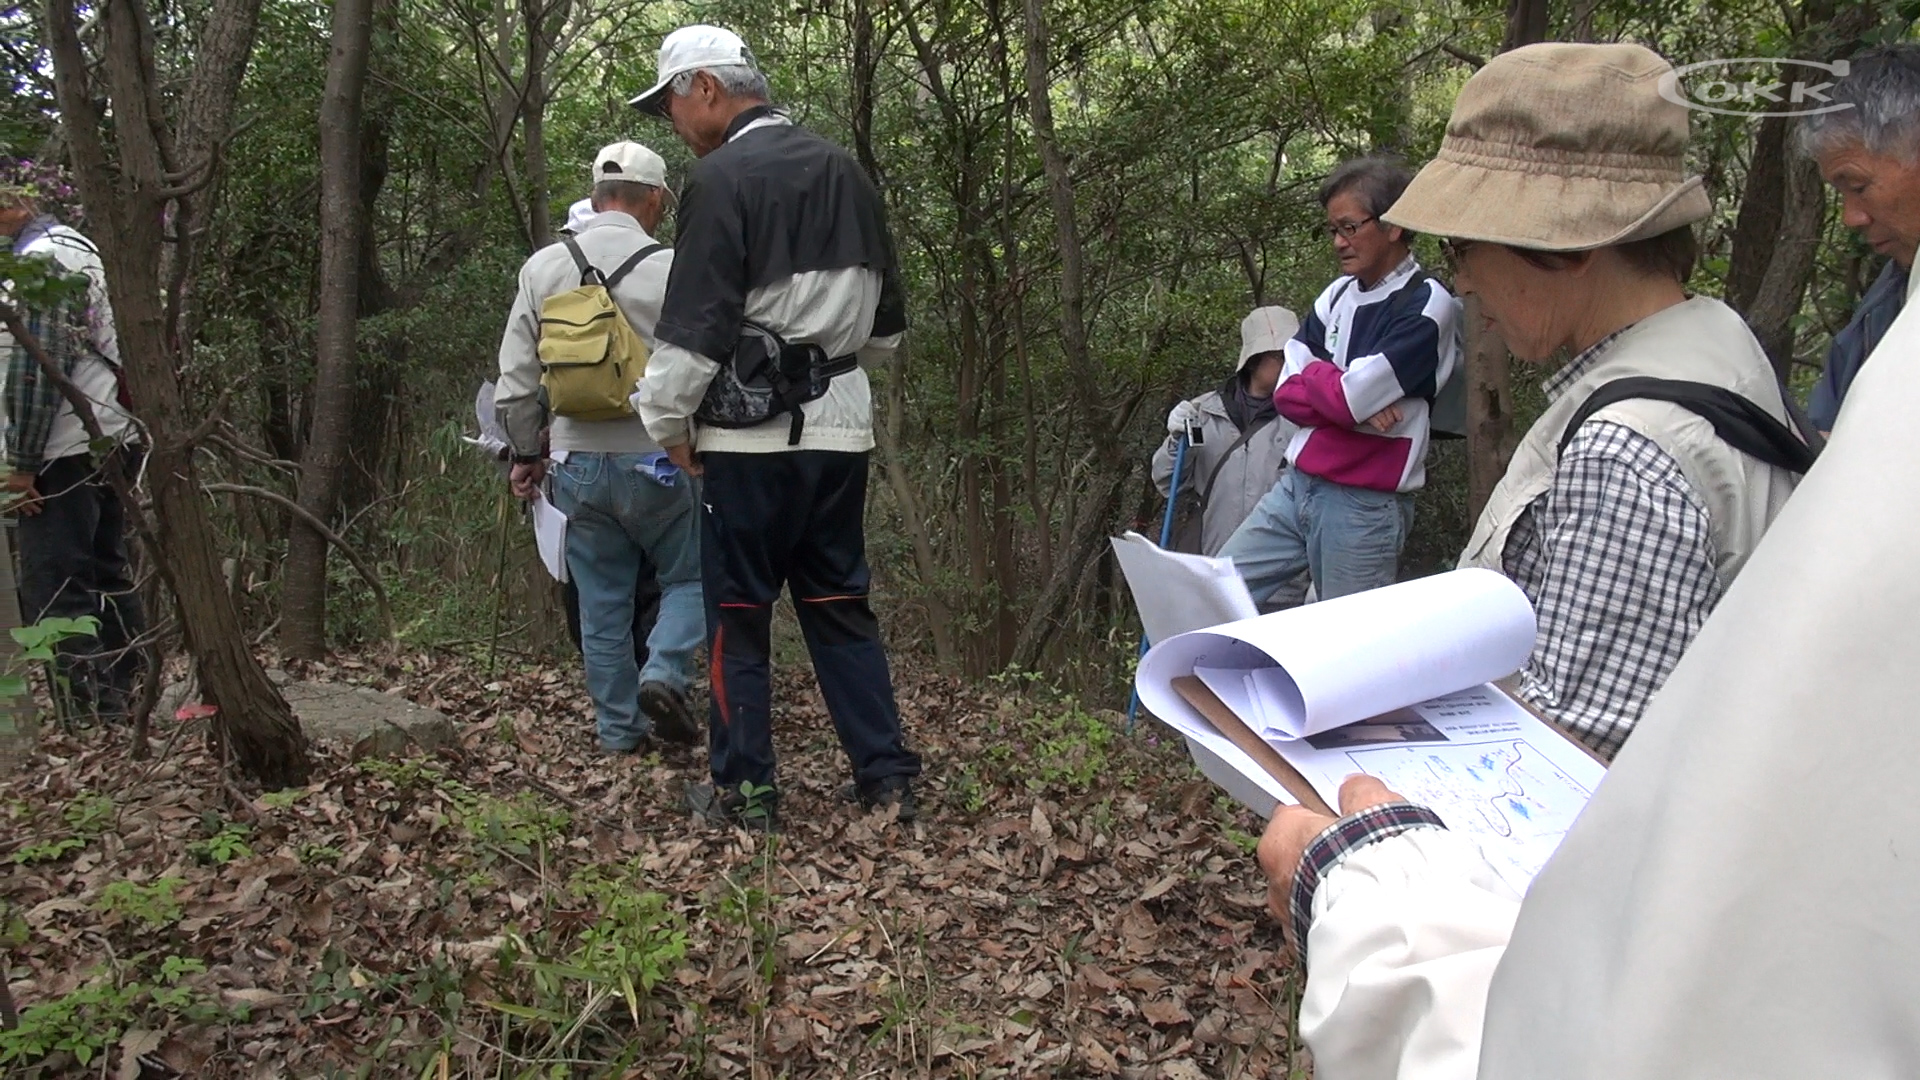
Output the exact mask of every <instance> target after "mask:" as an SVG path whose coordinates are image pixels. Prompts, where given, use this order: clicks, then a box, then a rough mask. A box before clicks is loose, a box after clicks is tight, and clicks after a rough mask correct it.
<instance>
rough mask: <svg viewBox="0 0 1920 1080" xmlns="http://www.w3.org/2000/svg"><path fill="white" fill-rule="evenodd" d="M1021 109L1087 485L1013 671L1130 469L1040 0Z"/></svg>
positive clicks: (1075, 572)
mask: <svg viewBox="0 0 1920 1080" xmlns="http://www.w3.org/2000/svg"><path fill="white" fill-rule="evenodd" d="M1025 7H1026V84H1027V111H1028V114H1029V116H1030V118H1031V120H1032V122H1033V141H1034V143H1035V145H1036V147H1037V148H1038V149H1039V152H1040V163H1041V166H1042V167H1043V169H1044V171H1045V173H1046V178H1047V194H1048V196H1049V198H1050V200H1051V201H1052V203H1053V218H1054V236H1055V240H1056V242H1057V243H1058V244H1059V247H1060V292H1059V298H1060V345H1061V349H1062V351H1063V352H1064V353H1065V354H1066V361H1067V376H1068V380H1069V383H1070V385H1071V386H1072V387H1073V388H1074V397H1073V401H1072V403H1071V407H1072V415H1073V417H1074V420H1075V423H1076V424H1077V425H1078V426H1079V429H1080V430H1082V431H1085V432H1087V434H1088V435H1089V436H1090V437H1091V439H1092V441H1093V446H1092V469H1091V470H1090V471H1091V474H1092V475H1093V476H1094V477H1095V479H1094V480H1093V481H1092V483H1091V484H1090V485H1089V487H1090V488H1091V489H1092V490H1090V491H1089V492H1088V496H1087V499H1086V502H1085V503H1084V505H1083V506H1082V507H1081V510H1080V516H1079V518H1078V519H1077V520H1075V521H1073V523H1072V526H1071V529H1072V531H1071V533H1070V534H1069V536H1068V539H1067V542H1066V543H1064V544H1062V545H1061V546H1060V548H1059V549H1058V550H1057V551H1056V552H1055V562H1054V572H1053V575H1052V576H1051V577H1050V578H1049V579H1048V580H1047V582H1046V584H1045V585H1044V586H1043V587H1042V589H1041V592H1040V596H1039V598H1038V600H1037V602H1035V603H1034V604H1032V605H1030V606H1029V608H1028V615H1027V618H1026V620H1025V622H1024V624H1023V625H1022V626H1021V628H1020V634H1019V636H1018V638H1017V639H1016V640H1015V642H1014V646H1013V656H1012V659H1011V661H1010V664H1011V666H1012V667H1013V668H1015V669H1016V670H1027V669H1030V668H1031V667H1033V666H1034V665H1035V664H1036V663H1037V662H1038V661H1039V658H1040V654H1041V652H1042V650H1044V649H1045V647H1046V643H1047V641H1048V639H1049V638H1050V637H1051V636H1052V634H1053V630H1054V628H1055V624H1056V620H1057V619H1058V617H1059V615H1060V613H1061V611H1062V610H1063V609H1064V608H1065V606H1066V604H1067V603H1068V602H1069V601H1070V600H1071V599H1072V598H1073V592H1074V586H1075V585H1076V584H1077V582H1078V580H1079V576H1080V574H1079V572H1080V570H1081V569H1083V567H1084V564H1085V561H1086V560H1087V559H1092V558H1104V557H1105V555H1104V553H1102V552H1101V551H1100V550H1099V548H1100V545H1101V543H1102V542H1103V541H1104V540H1105V538H1106V533H1107V531H1108V530H1109V529H1111V528H1112V526H1113V521H1114V517H1115V516H1116V515H1117V514H1118V513H1119V510H1120V503H1121V493H1122V492H1123V491H1124V490H1125V488H1126V485H1127V483H1128V482H1129V481H1130V480H1131V479H1132V478H1133V470H1132V469H1131V468H1129V466H1128V464H1127V462H1126V461H1125V460H1124V458H1123V456H1122V454H1121V453H1120V445H1119V435H1118V432H1117V431H1116V429H1115V423H1114V418H1113V417H1112V416H1111V415H1109V414H1108V412H1107V411H1106V410H1105V409H1103V408H1101V407H1100V402H1101V397H1100V395H1101V394H1102V393H1104V392H1105V390H1106V389H1107V384H1106V380H1105V379H1103V378H1101V377H1100V373H1099V372H1097V371H1096V370H1095V369H1094V365H1093V356H1092V353H1091V352H1090V350H1089V348H1088V345H1087V320H1086V271H1085V258H1084V252H1083V249H1082V247H1081V244H1080V229H1079V223H1078V216H1077V213H1076V210H1075V207H1074V192H1073V177H1072V175H1071V174H1070V172H1069V170H1068V167H1067V157H1066V154H1065V153H1064V152H1063V151H1062V150H1061V149H1060V142H1059V138H1058V136H1057V135H1056V133H1055V131H1054V126H1053V102H1052V100H1051V98H1050V97H1049V96H1048V95H1049V93H1050V92H1051V88H1052V85H1053V74H1052V60H1051V59H1050V53H1049V47H1048V29H1047V21H1046V12H1045V8H1044V0H1025Z"/></svg>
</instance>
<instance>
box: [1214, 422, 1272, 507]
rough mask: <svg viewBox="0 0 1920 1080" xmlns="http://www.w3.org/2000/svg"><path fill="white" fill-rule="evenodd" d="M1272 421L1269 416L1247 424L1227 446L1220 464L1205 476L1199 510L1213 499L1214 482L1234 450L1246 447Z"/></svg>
mask: <svg viewBox="0 0 1920 1080" xmlns="http://www.w3.org/2000/svg"><path fill="white" fill-rule="evenodd" d="M1273 420H1274V418H1273V417H1271V416H1263V417H1261V418H1260V419H1258V420H1255V421H1254V422H1253V423H1251V424H1248V425H1247V426H1246V429H1245V430H1244V431H1242V432H1240V437H1239V438H1237V439H1235V440H1233V441H1232V442H1230V443H1228V444H1227V452H1226V453H1224V454H1221V455H1220V463H1219V464H1218V465H1215V466H1214V467H1213V472H1211V473H1209V474H1207V483H1206V487H1205V488H1204V489H1203V490H1202V491H1201V492H1200V506H1201V509H1203V510H1204V509H1205V508H1206V505H1207V501H1208V500H1209V499H1212V498H1213V485H1214V483H1215V482H1216V481H1218V480H1219V479H1220V474H1221V472H1223V471H1224V470H1225V469H1226V467H1227V459H1228V458H1230V457H1232V456H1233V452H1234V451H1235V450H1238V449H1240V448H1241V447H1243V446H1245V445H1247V440H1249V439H1251V438H1253V437H1254V436H1255V435H1258V434H1259V433H1260V429H1261V428H1264V427H1266V426H1267V425H1268V424H1271V423H1273Z"/></svg>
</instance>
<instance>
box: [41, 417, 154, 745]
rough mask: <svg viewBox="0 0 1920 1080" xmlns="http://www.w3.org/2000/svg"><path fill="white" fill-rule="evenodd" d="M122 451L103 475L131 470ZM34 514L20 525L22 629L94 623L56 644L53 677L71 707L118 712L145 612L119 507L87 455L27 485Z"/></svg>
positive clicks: (129, 685)
mask: <svg viewBox="0 0 1920 1080" xmlns="http://www.w3.org/2000/svg"><path fill="white" fill-rule="evenodd" d="M137 460H138V459H137V458H136V457H132V456H131V455H129V454H128V453H127V452H124V451H116V452H114V453H113V454H111V455H109V456H108V457H107V459H106V462H105V463H104V464H103V465H102V466H101V467H100V468H102V469H120V470H125V471H127V472H129V473H130V472H131V471H132V468H133V465H134V463H135V462H137ZM34 487H35V489H36V490H38V491H39V493H40V497H41V501H40V512H39V513H38V514H34V515H31V516H23V517H21V518H20V519H19V525H18V528H17V530H16V533H15V535H16V536H17V537H18V538H19V541H20V615H21V618H22V619H23V620H25V621H26V622H27V623H28V624H32V623H36V622H39V621H40V620H41V619H44V618H48V617H50V616H52V617H59V618H70V619H77V618H80V617H81V616H84V615H92V616H93V617H95V618H97V619H99V620H100V633H99V637H98V638H97V639H96V638H84V637H83V638H74V639H71V640H68V641H65V642H62V643H61V644H60V645H59V646H57V650H58V651H57V656H58V660H57V662H56V664H55V669H56V671H57V672H58V673H59V674H60V675H61V676H62V677H64V678H65V679H66V681H67V686H68V689H69V691H70V694H71V696H70V698H69V700H70V701H71V703H72V705H73V707H74V708H75V710H77V711H78V712H80V713H83V714H84V713H92V712H94V711H96V710H97V711H98V712H99V713H100V714H101V715H103V716H107V717H109V718H114V717H118V716H119V715H121V714H124V713H125V711H126V708H127V699H128V696H129V694H130V693H131V691H132V689H133V685H134V682H135V681H136V679H137V678H138V677H139V674H140V665H141V653H140V650H137V649H134V648H132V647H131V644H132V642H134V641H135V640H137V639H138V638H139V637H140V635H141V634H143V633H145V632H146V629H147V620H146V614H145V612H144V611H142V609H141V606H140V596H139V594H138V593H136V592H135V591H134V587H133V577H132V574H131V572H130V571H129V569H128V566H127V540H126V534H125V530H126V509H125V507H123V506H121V505H120V497H119V496H118V495H116V494H115V493H114V490H113V488H112V486H111V485H109V484H108V483H107V480H106V477H105V475H104V474H103V473H102V472H101V471H100V469H96V468H95V467H94V464H93V460H92V456H91V455H90V454H84V453H83V454H73V455H70V456H68V457H63V458H56V459H55V460H53V461H50V462H48V463H47V465H46V466H45V467H44V468H42V469H41V470H40V474H39V475H38V476H37V477H36V478H35V479H34Z"/></svg>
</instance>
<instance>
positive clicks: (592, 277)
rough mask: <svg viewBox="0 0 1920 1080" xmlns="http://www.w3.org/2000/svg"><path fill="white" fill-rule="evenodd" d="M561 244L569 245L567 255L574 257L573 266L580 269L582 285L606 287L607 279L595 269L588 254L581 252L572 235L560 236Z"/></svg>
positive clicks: (563, 234) (564, 234)
mask: <svg viewBox="0 0 1920 1080" xmlns="http://www.w3.org/2000/svg"><path fill="white" fill-rule="evenodd" d="M560 242H561V243H563V244H565V245H567V254H569V255H572V256H573V264H574V265H575V266H578V267H579V268H580V284H582V285H596V284H597V285H605V284H606V283H607V279H606V278H605V277H603V276H601V273H600V271H598V270H596V269H594V267H593V264H592V263H590V262H588V261H587V253H586V252H584V251H581V250H580V245H579V244H576V243H574V241H573V237H572V236H571V235H568V234H566V233H562V234H560Z"/></svg>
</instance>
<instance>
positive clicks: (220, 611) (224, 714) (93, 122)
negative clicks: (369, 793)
mask: <svg viewBox="0 0 1920 1080" xmlns="http://www.w3.org/2000/svg"><path fill="white" fill-rule="evenodd" d="M100 11H101V20H102V23H103V26H104V32H103V33H102V35H101V39H100V40H101V45H102V52H103V56H102V66H103V68H104V70H105V73H106V77H107V83H108V85H107V90H106V94H105V95H104V96H105V100H106V103H107V105H108V107H109V108H111V110H112V116H113V124H114V130H113V138H112V140H111V144H112V146H113V148H114V151H115V154H114V156H113V157H111V158H110V157H109V156H108V153H107V146H108V140H107V139H106V138H105V133H104V132H103V131H102V130H101V124H102V122H103V117H102V112H101V106H100V104H99V103H98V100H97V99H96V96H95V92H94V90H93V88H92V87H90V86H89V85H88V71H89V68H88V62H87V57H86V54H85V52H84V51H83V49H82V48H81V44H80V35H79V20H78V19H77V17H76V13H75V10H74V0H49V3H48V11H47V37H48V45H49V51H50V52H51V53H52V56H53V67H54V84H55V90H56V93H57V95H58V100H59V104H60V112H61V119H62V122H63V125H64V127H65V130H66V135H67V145H68V150H69V153H70V154H71V157H72V160H73V166H74V175H75V180H76V182H77V185H78V187H79V190H80V195H81V198H82V200H83V201H84V202H85V204H86V206H87V209H88V212H89V214H90V216H92V217H93V218H94V219H95V220H96V221H98V222H99V226H98V227H97V228H96V229H95V231H94V235H93V237H92V239H93V240H94V242H95V243H96V244H97V245H98V246H99V249H100V255H101V260H102V262H104V263H105V265H106V271H107V287H108V291H109V293H110V295H111V297H112V301H113V307H114V322H115V329H116V331H117V332H118V334H119V340H120V355H121V357H122V359H123V362H124V365H125V368H124V370H125V376H126V379H127V384H128V390H129V392H130V394H131V395H132V398H133V400H134V401H135V402H136V403H137V406H138V409H139V418H140V422H141V425H142V427H143V429H144V431H145V434H146V435H147V438H148V439H149V441H150V442H151V450H150V458H149V464H148V467H147V471H146V476H147V478H148V480H149V481H150V482H151V483H152V485H153V486H152V516H151V518H148V517H147V514H146V512H145V511H144V510H143V509H142V508H141V507H140V506H139V505H138V504H137V503H136V504H135V505H131V506H128V507H127V512H128V514H129V515H130V516H131V517H132V518H133V519H134V520H135V521H136V522H137V531H138V532H139V533H140V534H141V536H142V538H143V540H144V541H145V542H147V543H148V545H149V554H150V555H151V556H152V557H153V560H154V565H155V566H156V568H157V569H158V570H159V572H160V574H161V577H162V579H163V580H164V581H165V583H166V585H167V587H168V589H169V590H170V591H171V592H172V594H173V600H174V604H175V606H176V610H177V612H178V615H179V620H180V627H181V631H182V634H183V635H184V637H185V639H186V644H187V649H188V650H189V651H190V652H191V653H192V655H193V657H194V662H195V665H196V667H197V669H198V674H199V681H200V685H201V687H202V688H203V690H204V692H205V694H206V696H207V697H208V698H210V699H211V702H210V703H211V704H212V705H214V706H215V708H216V709H217V710H218V712H217V713H216V715H215V717H214V719H213V724H212V730H213V736H214V739H215V741H216V743H217V744H218V745H220V746H221V747H223V748H224V749H225V750H226V751H227V752H229V753H231V754H232V756H233V758H234V760H235V761H236V762H237V763H238V764H239V765H240V767H241V768H242V769H243V770H245V771H247V772H248V773H251V774H252V775H254V776H255V777H257V778H259V779H260V780H261V781H262V782H264V783H266V784H267V785H268V786H271V787H285V786H290V785H295V784H303V783H305V782H306V780H307V776H308V774H309V772H310V770H311V765H310V763H309V761H308V758H307V744H306V739H305V737H304V736H303V735H302V734H301V731H300V726H299V724H298V722H297V721H296V720H295V719H294V717H293V712H292V710H291V709H289V708H288V707H287V703H286V700H285V699H284V698H282V697H281V696H280V692H279V690H277V689H276V688H275V687H274V685H273V684H272V683H271V682H269V681H268V680H267V676H266V672H265V671H264V670H263V669H262V668H261V666H260V663H259V661H258V660H257V659H256V658H255V657H254V655H253V653H252V652H251V651H250V649H249V648H248V645H247V639H246V636H245V633H244V631H243V630H242V628H241V626H240V619H239V615H238V614H237V613H236V611H235V610H234V605H233V598H232V595H231V594H230V593H229V592H228V591H227V586H226V582H225V581H224V580H223V579H222V577H221V575H220V568H219V547H218V537H217V535H216V534H215V532H214V530H213V526H212V521H211V520H210V517H209V515H208V512H207V504H206V497H205V495H204V494H203V492H202V491H201V487H200V476H199V471H198V466H197V463H196V461H195V458H196V453H195V447H194V445H193V442H192V438H191V436H190V435H188V434H187V433H188V432H189V431H190V430H191V429H192V426H193V425H191V424H190V423H189V419H188V417H187V415H186V402H185V400H184V398H183V395H182V393H181V388H180V381H179V376H178V375H177V371H178V370H179V369H178V366H177V365H178V363H179V360H180V356H179V348H178V345H179V343H178V340H177V339H173V338H170V337H169V336H168V335H167V333H166V332H165V328H166V326H167V324H168V317H167V312H166V311H165V309H164V308H163V306H162V297H163V296H164V295H166V294H165V293H164V292H163V291H162V277H161V272H160V266H161V247H162V242H163V241H162V222H163V221H165V220H166V217H167V210H168V207H169V206H170V205H171V206H172V208H173V210H174V215H175V216H174V222H175V225H176V227H177V228H180V229H181V230H182V231H183V232H184V231H185V229H186V223H185V222H182V221H181V220H180V216H179V215H180V214H181V213H182V211H183V209H184V204H182V203H181V202H180V201H179V199H180V197H181V196H182V195H183V194H184V193H185V192H184V190H183V189H182V187H180V186H177V185H179V184H180V182H181V181H182V180H187V179H190V178H192V176H193V173H194V170H195V169H196V167H199V168H211V167H212V163H211V161H208V160H204V159H200V160H189V161H187V162H185V163H184V164H183V166H182V167H176V168H174V169H170V168H169V165H168V159H169V157H170V156H171V154H172V153H173V151H174V147H175V146H176V145H177V146H180V147H207V148H211V147H214V146H217V145H218V144H219V143H220V142H221V141H222V140H223V139H224V138H225V136H226V130H225V128H226V124H227V120H228V118H229V117H231V115H232V101H231V96H232V94H233V92H234V88H236V87H237V86H238V85H239V81H240V77H239V73H237V72H234V71H231V70H226V69H220V70H216V69H215V67H216V64H217V63H220V62H224V63H229V64H237V65H240V66H242V67H244V65H245V64H246V61H247V57H248V54H249V52H250V47H251V42H252V39H253V32H252V26H253V24H254V23H255V21H256V19H257V18H258V15H259V0H216V2H215V4H214V6H213V8H212V10H211V11H210V12H209V13H208V16H207V19H206V22H205V27H204V29H203V30H202V33H201V40H202V41H203V42H205V43H209V45H211V46H219V47H218V48H215V51H214V52H204V51H203V52H202V53H201V62H200V63H198V64H196V66H195V68H194V71H193V75H192V78H191V82H190V85H189V88H188V90H187V93H186V95H185V98H184V100H186V101H188V102H198V103H199V107H198V110H197V111H189V112H188V114H187V115H186V117H185V122H184V126H183V127H182V129H181V131H180V134H179V139H178V142H177V143H176V142H175V140H174V133H173V132H171V131H170V130H169V129H168V126H167V122H166V118H165V117H164V116H162V115H160V114H159V113H157V112H156V111H154V110H155V108H156V107H157V105H158V103H159V101H160V95H159V93H158V78H157V76H156V75H155V73H154V71H153V68H152V58H151V53H150V52H148V51H147V50H145V49H144V47H143V45H144V43H145V42H146V41H147V40H148V39H149V38H150V37H151V33H152V27H151V25H150V24H149V22H148V20H147V15H146V12H145V10H144V9H143V8H141V7H138V6H136V5H135V4H134V3H132V2H131V0H117V2H114V3H110V4H107V5H105V6H104V7H103V8H102V9H100ZM236 42H245V43H247V46H248V47H247V48H244V49H241V48H233V47H230V46H233V44H234V43H236ZM221 43H225V45H224V46H221ZM222 48H224V49H225V51H221V49H222ZM209 86H211V87H214V88H215V89H211V90H210V89H208V87H209ZM221 88H224V89H221ZM221 93H224V94H225V95H226V98H227V100H225V101H224V102H223V101H220V100H217V98H218V97H219V95H220V94H221ZM199 125H204V126H205V129H203V128H202V127H201V126H199ZM201 152H203V153H211V149H208V150H206V151H201ZM206 201H207V203H208V204H211V203H212V200H211V199H207V200H206Z"/></svg>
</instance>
